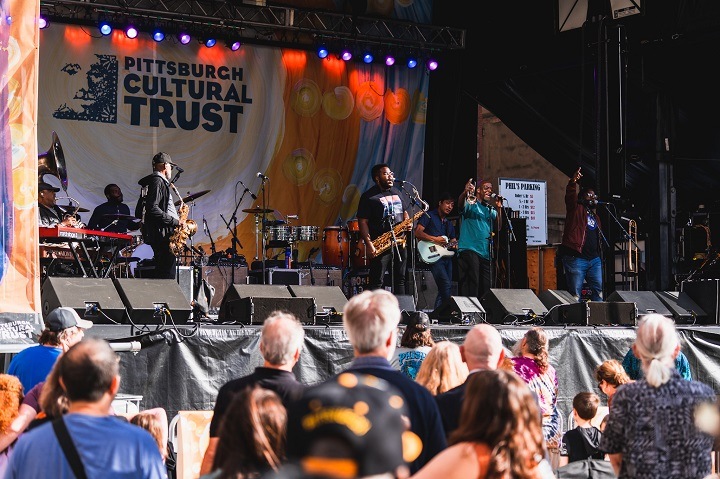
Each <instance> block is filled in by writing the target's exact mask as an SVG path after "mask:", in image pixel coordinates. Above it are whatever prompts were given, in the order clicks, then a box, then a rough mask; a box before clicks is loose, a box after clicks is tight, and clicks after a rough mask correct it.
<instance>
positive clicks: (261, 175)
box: [257, 171, 270, 181]
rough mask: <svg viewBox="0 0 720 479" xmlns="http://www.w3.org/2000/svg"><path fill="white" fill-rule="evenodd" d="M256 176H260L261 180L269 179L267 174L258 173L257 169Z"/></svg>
mask: <svg viewBox="0 0 720 479" xmlns="http://www.w3.org/2000/svg"><path fill="white" fill-rule="evenodd" d="M257 177H258V178H260V179H261V180H263V181H268V180H269V179H270V178H268V177H267V176H265V175H263V174H262V173H260V172H259V171H258V174H257Z"/></svg>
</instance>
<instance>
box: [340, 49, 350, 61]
mask: <svg viewBox="0 0 720 479" xmlns="http://www.w3.org/2000/svg"><path fill="white" fill-rule="evenodd" d="M352 57H353V56H352V52H351V51H350V50H343V51H342V54H340V58H342V59H343V60H345V61H346V62H349V61H350V60H352Z"/></svg>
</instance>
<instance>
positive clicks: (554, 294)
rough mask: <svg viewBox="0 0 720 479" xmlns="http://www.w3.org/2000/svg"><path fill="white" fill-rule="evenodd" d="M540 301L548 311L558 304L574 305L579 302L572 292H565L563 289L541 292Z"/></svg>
mask: <svg viewBox="0 0 720 479" xmlns="http://www.w3.org/2000/svg"><path fill="white" fill-rule="evenodd" d="M538 299H539V300H540V301H541V302H542V304H544V305H545V307H546V308H548V309H550V308H552V307H553V306H556V305H558V304H573V303H577V302H578V301H577V299H575V296H573V295H572V293H571V292H570V291H564V290H561V289H546V290H544V291H540V294H538Z"/></svg>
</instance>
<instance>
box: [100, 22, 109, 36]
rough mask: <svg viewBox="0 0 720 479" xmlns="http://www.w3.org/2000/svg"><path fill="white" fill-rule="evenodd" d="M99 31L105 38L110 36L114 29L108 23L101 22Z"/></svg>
mask: <svg viewBox="0 0 720 479" xmlns="http://www.w3.org/2000/svg"><path fill="white" fill-rule="evenodd" d="M98 30H100V33H102V34H103V36H108V35H110V34H111V33H112V30H113V29H112V27H111V26H110V24H109V23H108V22H100V25H98Z"/></svg>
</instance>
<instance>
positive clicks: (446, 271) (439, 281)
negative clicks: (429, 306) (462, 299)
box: [430, 258, 452, 309]
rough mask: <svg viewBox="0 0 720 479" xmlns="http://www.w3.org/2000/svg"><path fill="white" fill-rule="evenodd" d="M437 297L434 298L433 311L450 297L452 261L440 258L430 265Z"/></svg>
mask: <svg viewBox="0 0 720 479" xmlns="http://www.w3.org/2000/svg"><path fill="white" fill-rule="evenodd" d="M430 271H431V272H432V275H433V278H434V279H435V284H436V285H437V289H438V295H437V298H435V309H437V308H439V307H440V306H441V305H442V304H443V303H444V302H445V301H447V300H448V299H450V296H451V295H452V259H450V258H440V259H439V260H438V261H436V262H434V263H433V264H431V265H430Z"/></svg>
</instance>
